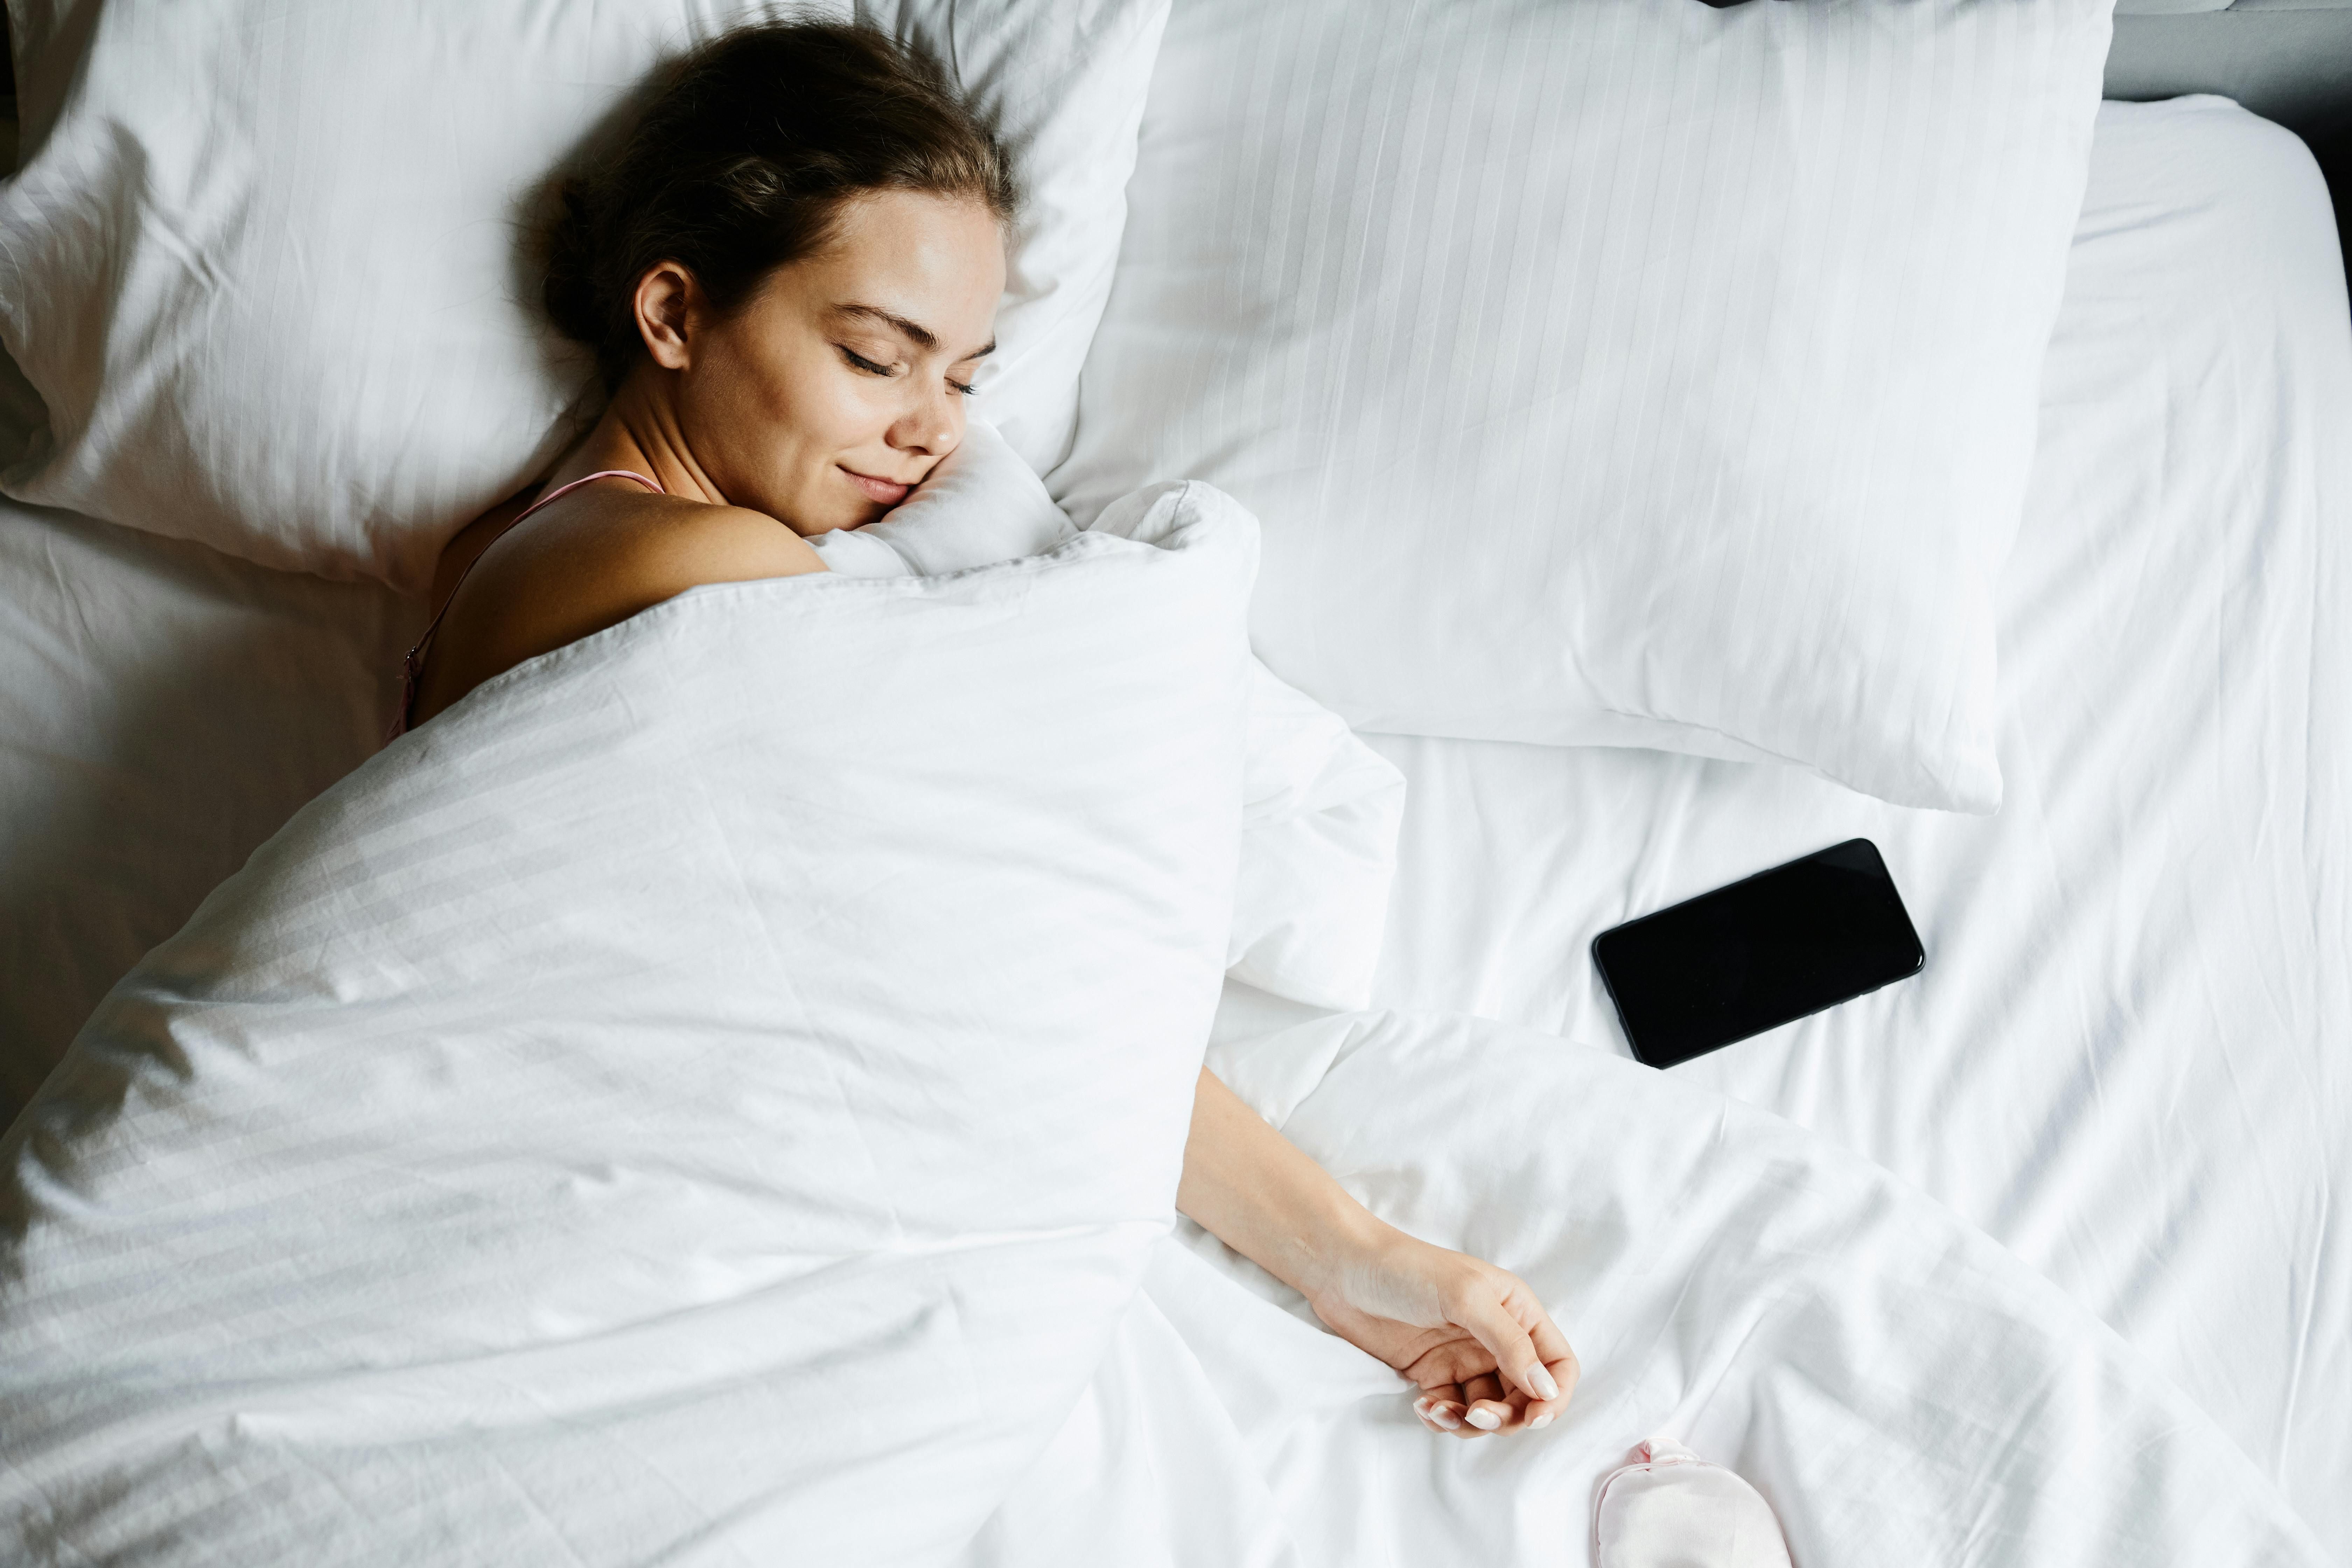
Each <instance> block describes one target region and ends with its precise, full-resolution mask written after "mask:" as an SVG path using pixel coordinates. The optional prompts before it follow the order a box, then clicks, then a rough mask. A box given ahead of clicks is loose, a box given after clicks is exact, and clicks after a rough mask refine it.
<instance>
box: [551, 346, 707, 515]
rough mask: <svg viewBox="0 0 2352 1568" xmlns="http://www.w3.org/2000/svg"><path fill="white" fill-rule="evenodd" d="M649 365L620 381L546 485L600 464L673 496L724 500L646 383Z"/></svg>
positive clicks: (673, 415)
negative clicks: (627, 470)
mask: <svg viewBox="0 0 2352 1568" xmlns="http://www.w3.org/2000/svg"><path fill="white" fill-rule="evenodd" d="M648 368H649V367H648V366H646V365H642V364H641V365H639V366H638V367H637V368H636V369H635V371H633V372H632V373H630V375H629V378H628V380H626V381H625V382H623V383H622V384H621V387H620V390H619V391H617V392H615V393H614V394H613V401H612V402H611V404H609V405H607V406H606V407H605V409H604V416H603V417H602V418H600V419H598V420H597V421H596V424H595V426H594V427H593V429H591V430H590V431H589V432H588V436H587V438H586V439H585V440H583V441H582V442H581V443H580V445H579V446H577V447H573V448H572V454H571V456H569V457H567V458H564V459H563V460H562V462H561V463H559V464H557V465H556V468H555V471H554V472H553V473H552V474H551V476H550V477H549V479H548V486H549V488H550V489H553V488H554V487H555V486H557V485H560V484H568V483H570V482H571V481H572V480H573V479H579V478H581V477H582V476H583V475H586V474H593V473H595V472H596V471H598V470H599V469H602V468H632V469H635V471H636V472H638V473H641V474H643V475H645V476H646V478H647V479H652V480H654V481H655V482H656V484H658V485H660V486H661V488H662V489H664V490H665V491H667V493H669V494H671V495H674V496H684V497H686V498H687V499H688V500H699V501H709V502H710V503H711V504H713V505H716V506H725V505H727V504H728V500H727V498H726V497H725V496H724V495H722V494H720V493H719V486H718V485H717V484H716V483H715V482H713V481H712V479H711V478H710V476H709V473H707V472H705V471H704V469H703V468H702V465H701V464H699V463H698V462H697V461H695V458H694V451H693V448H692V447H688V445H687V441H686V436H685V433H684V432H683V431H682V430H681V429H680V428H679V427H678V423H677V411H676V410H675V409H674V408H673V407H672V406H671V405H670V401H669V399H668V398H667V397H664V396H663V395H661V392H662V389H661V388H658V387H656V386H653V385H651V384H648V383H649V377H648V376H647V374H646V372H647V370H648Z"/></svg>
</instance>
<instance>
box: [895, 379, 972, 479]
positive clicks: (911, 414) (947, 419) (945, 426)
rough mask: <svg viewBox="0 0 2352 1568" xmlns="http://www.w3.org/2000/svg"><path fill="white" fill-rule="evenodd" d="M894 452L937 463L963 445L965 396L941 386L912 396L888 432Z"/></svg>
mask: <svg viewBox="0 0 2352 1568" xmlns="http://www.w3.org/2000/svg"><path fill="white" fill-rule="evenodd" d="M884 439H886V440H887V441H888V442H889V443H890V446H891V448H892V449H893V450H894V451H899V452H904V453H906V454H907V455H908V457H910V458H914V457H923V458H930V459H931V460H932V461H934V462H936V461H938V460H939V459H940V458H944V457H946V456H947V455H948V454H949V453H950V452H952V451H954V450H955V449H956V448H957V447H959V446H961V445H962V444H963V395H962V394H961V393H958V392H954V391H951V390H950V389H949V388H947V387H944V386H942V387H940V388H938V389H936V390H935V391H933V392H931V393H929V395H921V396H917V397H915V398H913V399H911V400H910V401H909V403H908V406H907V407H905V408H903V409H901V410H900V411H899V414H898V418H896V419H894V420H892V421H891V423H890V428H889V429H888V431H887V432H886V433H885V435H884Z"/></svg>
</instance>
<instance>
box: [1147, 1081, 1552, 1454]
mask: <svg viewBox="0 0 2352 1568" xmlns="http://www.w3.org/2000/svg"><path fill="white" fill-rule="evenodd" d="M1176 1206H1177V1207H1178V1208H1179V1209H1181V1210H1182V1211H1183V1212H1184V1213H1186V1214H1188V1215H1192V1217H1193V1218H1194V1219H1196V1220H1198V1221H1199V1222H1200V1223H1201V1224H1202V1226H1206V1227H1207V1229H1208V1231H1209V1233H1210V1234H1211V1235H1213V1236H1214V1237H1217V1238H1218V1239H1219V1240H1221V1241H1223V1243H1224V1244H1225V1245H1226V1246H1228V1247H1232V1248H1233V1249H1234V1251H1236V1252H1238V1253H1240V1254H1241V1255H1242V1256H1243V1257H1244V1258H1249V1259H1250V1260H1251V1261H1252V1262H1254V1263H1255V1264H1257V1265H1258V1266H1259V1267H1260V1268H1264V1269H1265V1270H1266V1272H1268V1273H1270V1274H1272V1275H1273V1276H1274V1277H1275V1278H1276V1279H1279V1280H1281V1281H1282V1282H1283V1283H1284V1284H1286V1285H1288V1286H1290V1287H1291V1288H1292V1289H1296V1290H1297V1291H1298V1293H1299V1294H1300V1295H1302V1296H1305V1297H1306V1298H1307V1302H1308V1304H1309V1305H1311V1306H1312V1307H1313V1308H1314V1309H1315V1315H1316V1316H1317V1317H1318V1318H1320V1319H1322V1320H1323V1321H1324V1322H1326V1323H1328V1324H1329V1325H1330V1327H1331V1329H1332V1330H1333V1331H1335V1332H1337V1333H1338V1334H1339V1336H1340V1337H1341V1338H1342V1339H1345V1340H1347V1341H1348V1342H1349V1343H1350V1344H1353V1345H1354V1346H1356V1347H1357V1348H1358V1349H1359V1350H1363V1351H1368V1352H1370V1353H1371V1354H1373V1355H1375V1356H1378V1357H1379V1358H1380V1359H1381V1360H1382V1361H1384V1362H1386V1363H1389V1365H1391V1366H1392V1367H1394V1368H1396V1369H1397V1370H1398V1371H1399V1372H1401V1373H1404V1374H1405V1376H1407V1377H1409V1378H1411V1379H1412V1380H1413V1381H1414V1382H1415V1383H1418V1384H1421V1388H1422V1396H1421V1398H1420V1399H1419V1400H1418V1401H1417V1402H1416V1403H1415V1404H1414V1405H1413V1409H1414V1411H1415V1412H1416V1413H1417V1414H1419V1415H1420V1416H1421V1418H1422V1420H1423V1423H1425V1424H1426V1425H1427V1426H1429V1427H1431V1428H1432V1429H1433V1430H1434V1431H1439V1432H1451V1433H1453V1434H1454V1436H1458V1437H1475V1436H1480V1435H1482V1434H1484V1433H1487V1432H1512V1431H1517V1430H1520V1429H1522V1428H1532V1427H1537V1426H1548V1425H1549V1424H1550V1422H1551V1420H1552V1418H1553V1417H1554V1416H1556V1415H1559V1413H1560V1412H1561V1411H1563V1410H1565V1409H1567V1408H1568V1398H1569V1395H1570V1394H1572V1393H1574V1392H1575V1389H1576V1373H1577V1367H1576V1357H1575V1355H1574V1353H1573V1352H1570V1350H1569V1348H1568V1341H1567V1340H1566V1339H1564V1338H1562V1337H1561V1335H1560V1331H1559V1329H1557V1328H1555V1327H1554V1326H1553V1324H1552V1321H1551V1319H1550V1317H1549V1315H1548V1314H1546V1313H1545V1311H1544V1310H1543V1303H1542V1302H1540V1301H1538V1300H1536V1294H1535V1292H1534V1291H1532V1290H1530V1289H1528V1287H1527V1282H1526V1281H1525V1280H1523V1279H1519V1278H1518V1277H1517V1275H1513V1274H1507V1273H1505V1272H1504V1271H1503V1270H1502V1269H1500V1268H1496V1267H1495V1266H1494V1265H1493V1264H1491V1263H1481V1262H1480V1261H1479V1260H1478V1259H1476V1258H1471V1257H1469V1256H1467V1255H1465V1254H1463V1253H1459V1252H1448V1251H1447V1250H1446V1249H1445V1248H1444V1247H1432V1246H1431V1245H1430V1244H1429V1243H1427V1242H1425V1241H1416V1240H1414V1239H1413V1238H1412V1237H1410V1236H1407V1235H1406V1234H1405V1233H1404V1232H1402V1231H1401V1230H1399V1229H1397V1228H1396V1227H1395V1226H1391V1225H1388V1224H1385V1223H1384V1222H1382V1221H1381V1220H1380V1219H1378V1218H1377V1217H1375V1216H1374V1215H1372V1214H1371V1213H1370V1211H1369V1210H1367V1209H1366V1208H1365V1207H1364V1205H1361V1204H1360V1203H1358V1202H1357V1201H1356V1200H1355V1199H1354V1198H1352V1197H1350V1196H1349V1194H1348V1192H1347V1190H1346V1189H1345V1188H1343V1187H1341V1186H1340V1185H1339V1183H1337V1182H1335V1181H1333V1180H1332V1179H1331V1177H1330V1174H1329V1173H1328V1172H1326V1171H1325V1170H1324V1169H1323V1168H1322V1167H1321V1166H1320V1165H1318V1164H1317V1163H1315V1162H1314V1161H1312V1160H1310V1159H1308V1158H1307V1155H1306V1154H1305V1153H1303V1152H1300V1150H1299V1149H1298V1148H1297V1145H1295V1144H1293V1143H1292V1142H1290V1141H1289V1140H1288V1139H1286V1138H1285V1137H1284V1136H1283V1135H1282V1134H1281V1133H1280V1132H1277V1131H1275V1130H1274V1129H1273V1128H1272V1127H1269V1126H1267V1125H1266V1123H1265V1121H1263V1120H1261V1119H1260V1118H1259V1116H1258V1114H1257V1112H1256V1111H1255V1110H1251V1109H1250V1108H1249V1107H1248V1106H1246V1105H1244V1104H1243V1103H1242V1101H1241V1099H1240V1097H1239V1096H1237V1095H1235V1094H1234V1091H1233V1090H1232V1089H1227V1088H1226V1087H1225V1086H1224V1085H1223V1083H1221V1082H1219V1081H1218V1079H1217V1076H1216V1074H1214V1073H1213V1072H1210V1071H1208V1070H1207V1069H1206V1068H1203V1069H1202V1073H1201V1079H1200V1088H1199V1091H1198V1093H1197V1094H1196V1095H1195V1097H1194V1099H1193V1101H1192V1137H1191V1139H1190V1140H1189V1141H1188V1142H1186V1144H1185V1146H1184V1176H1183V1181H1182V1183H1181V1185H1180V1186H1179V1187H1178V1189H1177V1194H1176Z"/></svg>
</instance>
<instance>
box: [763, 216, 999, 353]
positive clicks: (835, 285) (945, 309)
mask: <svg viewBox="0 0 2352 1568" xmlns="http://www.w3.org/2000/svg"><path fill="white" fill-rule="evenodd" d="M777 280H778V281H779V282H780V283H784V284H786V286H787V287H790V288H793V289H794V290H795V291H797V292H800V293H802V294H803V295H804V296H806V297H807V302H809V303H811V304H814V305H817V306H819V307H820V308H825V307H832V306H837V305H839V304H842V303H845V302H848V301H852V300H854V301H856V302H858V303H860V304H866V305H874V306H878V307H880V308H881V309H883V310H888V311H890V312H892V313H893V314H895V315H900V316H904V317H906V318H908V320H910V321H919V322H921V323H922V324H923V325H925V326H926V327H929V329H930V330H931V331H934V332H936V333H939V334H940V336H941V337H942V339H943V340H952V342H953V346H954V348H955V349H956V350H957V352H961V351H962V350H964V349H970V348H976V347H978V346H979V345H981V344H982V343H984V342H987V341H988V336H989V324H990V322H991V321H993V320H994V319H995V315H996V301H997V298H998V296H999V295H1001V294H1003V291H1004V238H1003V230H1002V229H1001V228H1000V227H999V226H998V225H997V222H996V217H995V215H993V214H992V213H991V212H990V211H989V210H988V209H987V208H986V207H984V206H982V205H980V204H979V203H977V202H971V201H964V200H961V199H956V198H951V197H946V196H937V195H930V194H929V193H927V192H919V191H876V192H870V193H868V194H866V195H860V196H856V197H853V198H851V199H850V200H849V201H848V202H846V203H845V204H844V205H843V206H842V209H841V211H840V212H839V213H838V214H836V215H835V220H834V233H833V240H832V243H831V244H829V245H827V246H825V247H824V248H823V249H821V250H819V251H817V252H816V253H815V254H814V255H811V256H808V257H805V258H803V259H802V260H800V261H798V262H795V263H794V264H793V265H792V266H791V267H787V268H782V270H781V272H780V273H779V275H778V279H777ZM966 339H969V340H970V342H965V341H963V340H966Z"/></svg>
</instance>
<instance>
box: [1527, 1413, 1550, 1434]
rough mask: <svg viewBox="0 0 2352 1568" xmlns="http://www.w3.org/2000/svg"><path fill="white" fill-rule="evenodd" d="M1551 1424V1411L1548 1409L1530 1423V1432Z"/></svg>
mask: <svg viewBox="0 0 2352 1568" xmlns="http://www.w3.org/2000/svg"><path fill="white" fill-rule="evenodd" d="M1550 1425H1551V1413H1550V1412H1549V1411H1546V1412H1545V1413H1544V1414H1543V1415H1538V1416H1537V1417H1536V1418H1535V1419H1534V1420H1532V1421H1530V1422H1528V1431H1530V1432H1535V1431H1539V1430H1541V1429H1542V1428H1544V1427H1546V1426H1550Z"/></svg>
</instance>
